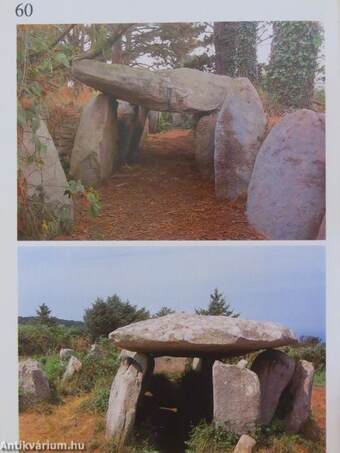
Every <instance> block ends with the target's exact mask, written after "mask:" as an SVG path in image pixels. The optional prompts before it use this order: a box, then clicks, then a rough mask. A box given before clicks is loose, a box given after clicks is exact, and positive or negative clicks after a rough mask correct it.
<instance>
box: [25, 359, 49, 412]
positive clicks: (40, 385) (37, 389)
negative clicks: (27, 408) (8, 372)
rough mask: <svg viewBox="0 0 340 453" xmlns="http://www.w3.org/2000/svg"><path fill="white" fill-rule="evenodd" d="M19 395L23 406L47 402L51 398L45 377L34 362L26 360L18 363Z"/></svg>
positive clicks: (38, 365)
mask: <svg viewBox="0 0 340 453" xmlns="http://www.w3.org/2000/svg"><path fill="white" fill-rule="evenodd" d="M19 393H20V401H21V403H22V404H24V405H30V404H34V403H37V402H40V401H47V400H48V399H49V398H50V397H51V390H50V386H49V383H48V380H47V377H46V375H45V373H44V372H43V370H42V368H41V366H40V364H39V363H38V362H37V361H36V360H32V359H27V360H23V361H22V362H20V363H19Z"/></svg>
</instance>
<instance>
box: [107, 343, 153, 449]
mask: <svg viewBox="0 0 340 453" xmlns="http://www.w3.org/2000/svg"><path fill="white" fill-rule="evenodd" d="M120 358H121V364H120V367H119V369H118V372H117V374H116V376H115V378H114V380H113V382H112V386H111V392H110V399H109V407H108V411H107V414H106V437H107V438H108V439H110V440H113V442H114V443H115V445H116V446H117V448H118V451H121V450H120V449H122V448H124V446H126V445H127V443H128V442H129V439H130V438H131V434H132V432H133V428H134V424H135V418H136V411H137V407H138V403H139V399H140V397H141V394H142V388H143V381H144V377H145V375H146V374H147V372H148V363H149V360H148V357H146V356H145V355H143V354H133V353H132V354H131V352H129V351H123V352H122V354H121V356H120Z"/></svg>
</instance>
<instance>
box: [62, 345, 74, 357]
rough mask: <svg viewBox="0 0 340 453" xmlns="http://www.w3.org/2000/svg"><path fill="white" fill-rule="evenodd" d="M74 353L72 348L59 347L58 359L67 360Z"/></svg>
mask: <svg viewBox="0 0 340 453" xmlns="http://www.w3.org/2000/svg"><path fill="white" fill-rule="evenodd" d="M73 353H74V350H73V349H69V348H61V349H60V352H59V357H60V360H68V359H69V358H70V357H71V356H72V354H73Z"/></svg>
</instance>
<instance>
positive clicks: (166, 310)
mask: <svg viewBox="0 0 340 453" xmlns="http://www.w3.org/2000/svg"><path fill="white" fill-rule="evenodd" d="M173 313H175V310H172V308H169V307H166V306H163V307H162V308H161V309H160V310H158V312H157V313H155V314H154V315H153V318H160V317H161V316H166V315H172V314H173Z"/></svg>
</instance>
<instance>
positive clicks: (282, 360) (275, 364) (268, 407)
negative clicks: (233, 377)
mask: <svg viewBox="0 0 340 453" xmlns="http://www.w3.org/2000/svg"><path fill="white" fill-rule="evenodd" d="M251 370H252V371H254V373H256V374H257V376H258V378H259V380H260V387H261V416H260V423H261V424H262V425H268V424H269V423H270V422H271V421H272V419H273V417H274V414H275V411H276V409H277V407H278V404H279V400H280V397H281V395H282V392H283V391H284V390H285V388H286V387H287V386H288V384H289V382H290V380H291V379H292V377H293V374H294V370H295V361H294V359H292V358H291V357H289V356H288V355H287V354H285V353H284V352H281V351H276V350H268V351H264V352H262V353H261V354H259V355H258V356H257V357H256V359H255V361H254V363H253V365H252V367H251Z"/></svg>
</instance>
